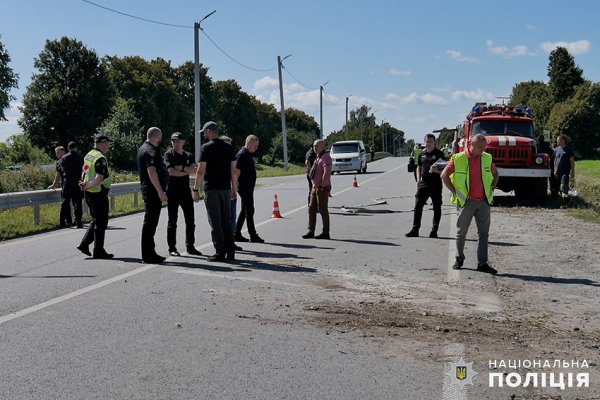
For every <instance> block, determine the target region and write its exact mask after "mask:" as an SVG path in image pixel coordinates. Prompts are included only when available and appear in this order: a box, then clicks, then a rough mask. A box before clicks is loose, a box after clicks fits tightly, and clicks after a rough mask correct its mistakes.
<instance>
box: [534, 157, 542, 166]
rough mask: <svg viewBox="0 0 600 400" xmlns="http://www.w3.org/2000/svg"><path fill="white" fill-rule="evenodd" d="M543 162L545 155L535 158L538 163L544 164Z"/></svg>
mask: <svg viewBox="0 0 600 400" xmlns="http://www.w3.org/2000/svg"><path fill="white" fill-rule="evenodd" d="M543 162H544V158H543V157H540V156H537V157H536V158H535V163H536V164H537V165H542V163H543Z"/></svg>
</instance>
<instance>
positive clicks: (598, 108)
mask: <svg viewBox="0 0 600 400" xmlns="http://www.w3.org/2000/svg"><path fill="white" fill-rule="evenodd" d="M548 128H549V129H550V130H551V132H552V135H553V138H556V136H557V135H558V134H565V135H567V136H568V137H569V139H570V144H571V145H572V146H573V147H574V148H575V151H576V152H577V154H578V155H579V156H581V157H583V158H597V157H598V156H599V155H600V84H599V83H591V82H585V83H584V84H582V85H579V86H578V87H577V90H576V91H575V93H574V94H573V96H572V97H570V98H568V99H567V100H566V101H564V102H562V103H558V104H556V105H555V106H554V108H553V109H552V111H551V113H550V116H549V118H548Z"/></svg>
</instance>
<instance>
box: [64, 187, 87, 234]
mask: <svg viewBox="0 0 600 400" xmlns="http://www.w3.org/2000/svg"><path fill="white" fill-rule="evenodd" d="M62 199H63V200H62V203H61V204H60V224H61V225H71V224H72V223H73V219H72V217H71V203H73V210H74V211H75V222H76V223H77V225H81V216H82V215H83V208H82V204H83V192H82V191H81V189H80V188H79V186H72V185H67V186H64V187H63V189H62Z"/></svg>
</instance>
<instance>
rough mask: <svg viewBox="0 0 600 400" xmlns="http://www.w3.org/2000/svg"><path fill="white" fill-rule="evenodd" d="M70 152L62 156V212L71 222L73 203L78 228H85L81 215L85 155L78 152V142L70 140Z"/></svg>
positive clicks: (68, 221) (69, 222)
mask: <svg viewBox="0 0 600 400" xmlns="http://www.w3.org/2000/svg"><path fill="white" fill-rule="evenodd" d="M67 148H68V149H69V152H68V153H67V154H65V155H64V156H63V157H62V169H63V188H62V195H63V202H62V204H61V205H60V214H61V216H62V215H64V216H65V219H66V221H67V223H68V224H69V225H70V224H71V222H72V221H71V203H73V210H74V212H75V222H76V223H77V228H83V222H82V221H81V217H82V215H83V210H82V203H83V192H82V191H81V189H80V188H79V180H80V179H81V173H82V171H83V156H82V155H81V154H79V153H78V152H77V143H75V142H69V145H68V146H67ZM62 219H63V217H61V220H62Z"/></svg>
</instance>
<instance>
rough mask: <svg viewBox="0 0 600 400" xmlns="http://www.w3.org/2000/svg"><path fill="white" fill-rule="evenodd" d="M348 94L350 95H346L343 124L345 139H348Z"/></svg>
mask: <svg viewBox="0 0 600 400" xmlns="http://www.w3.org/2000/svg"><path fill="white" fill-rule="evenodd" d="M350 96H352V95H348V96H346V125H345V126H344V128H345V129H344V130H345V136H346V137H345V140H348V99H349V98H350Z"/></svg>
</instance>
